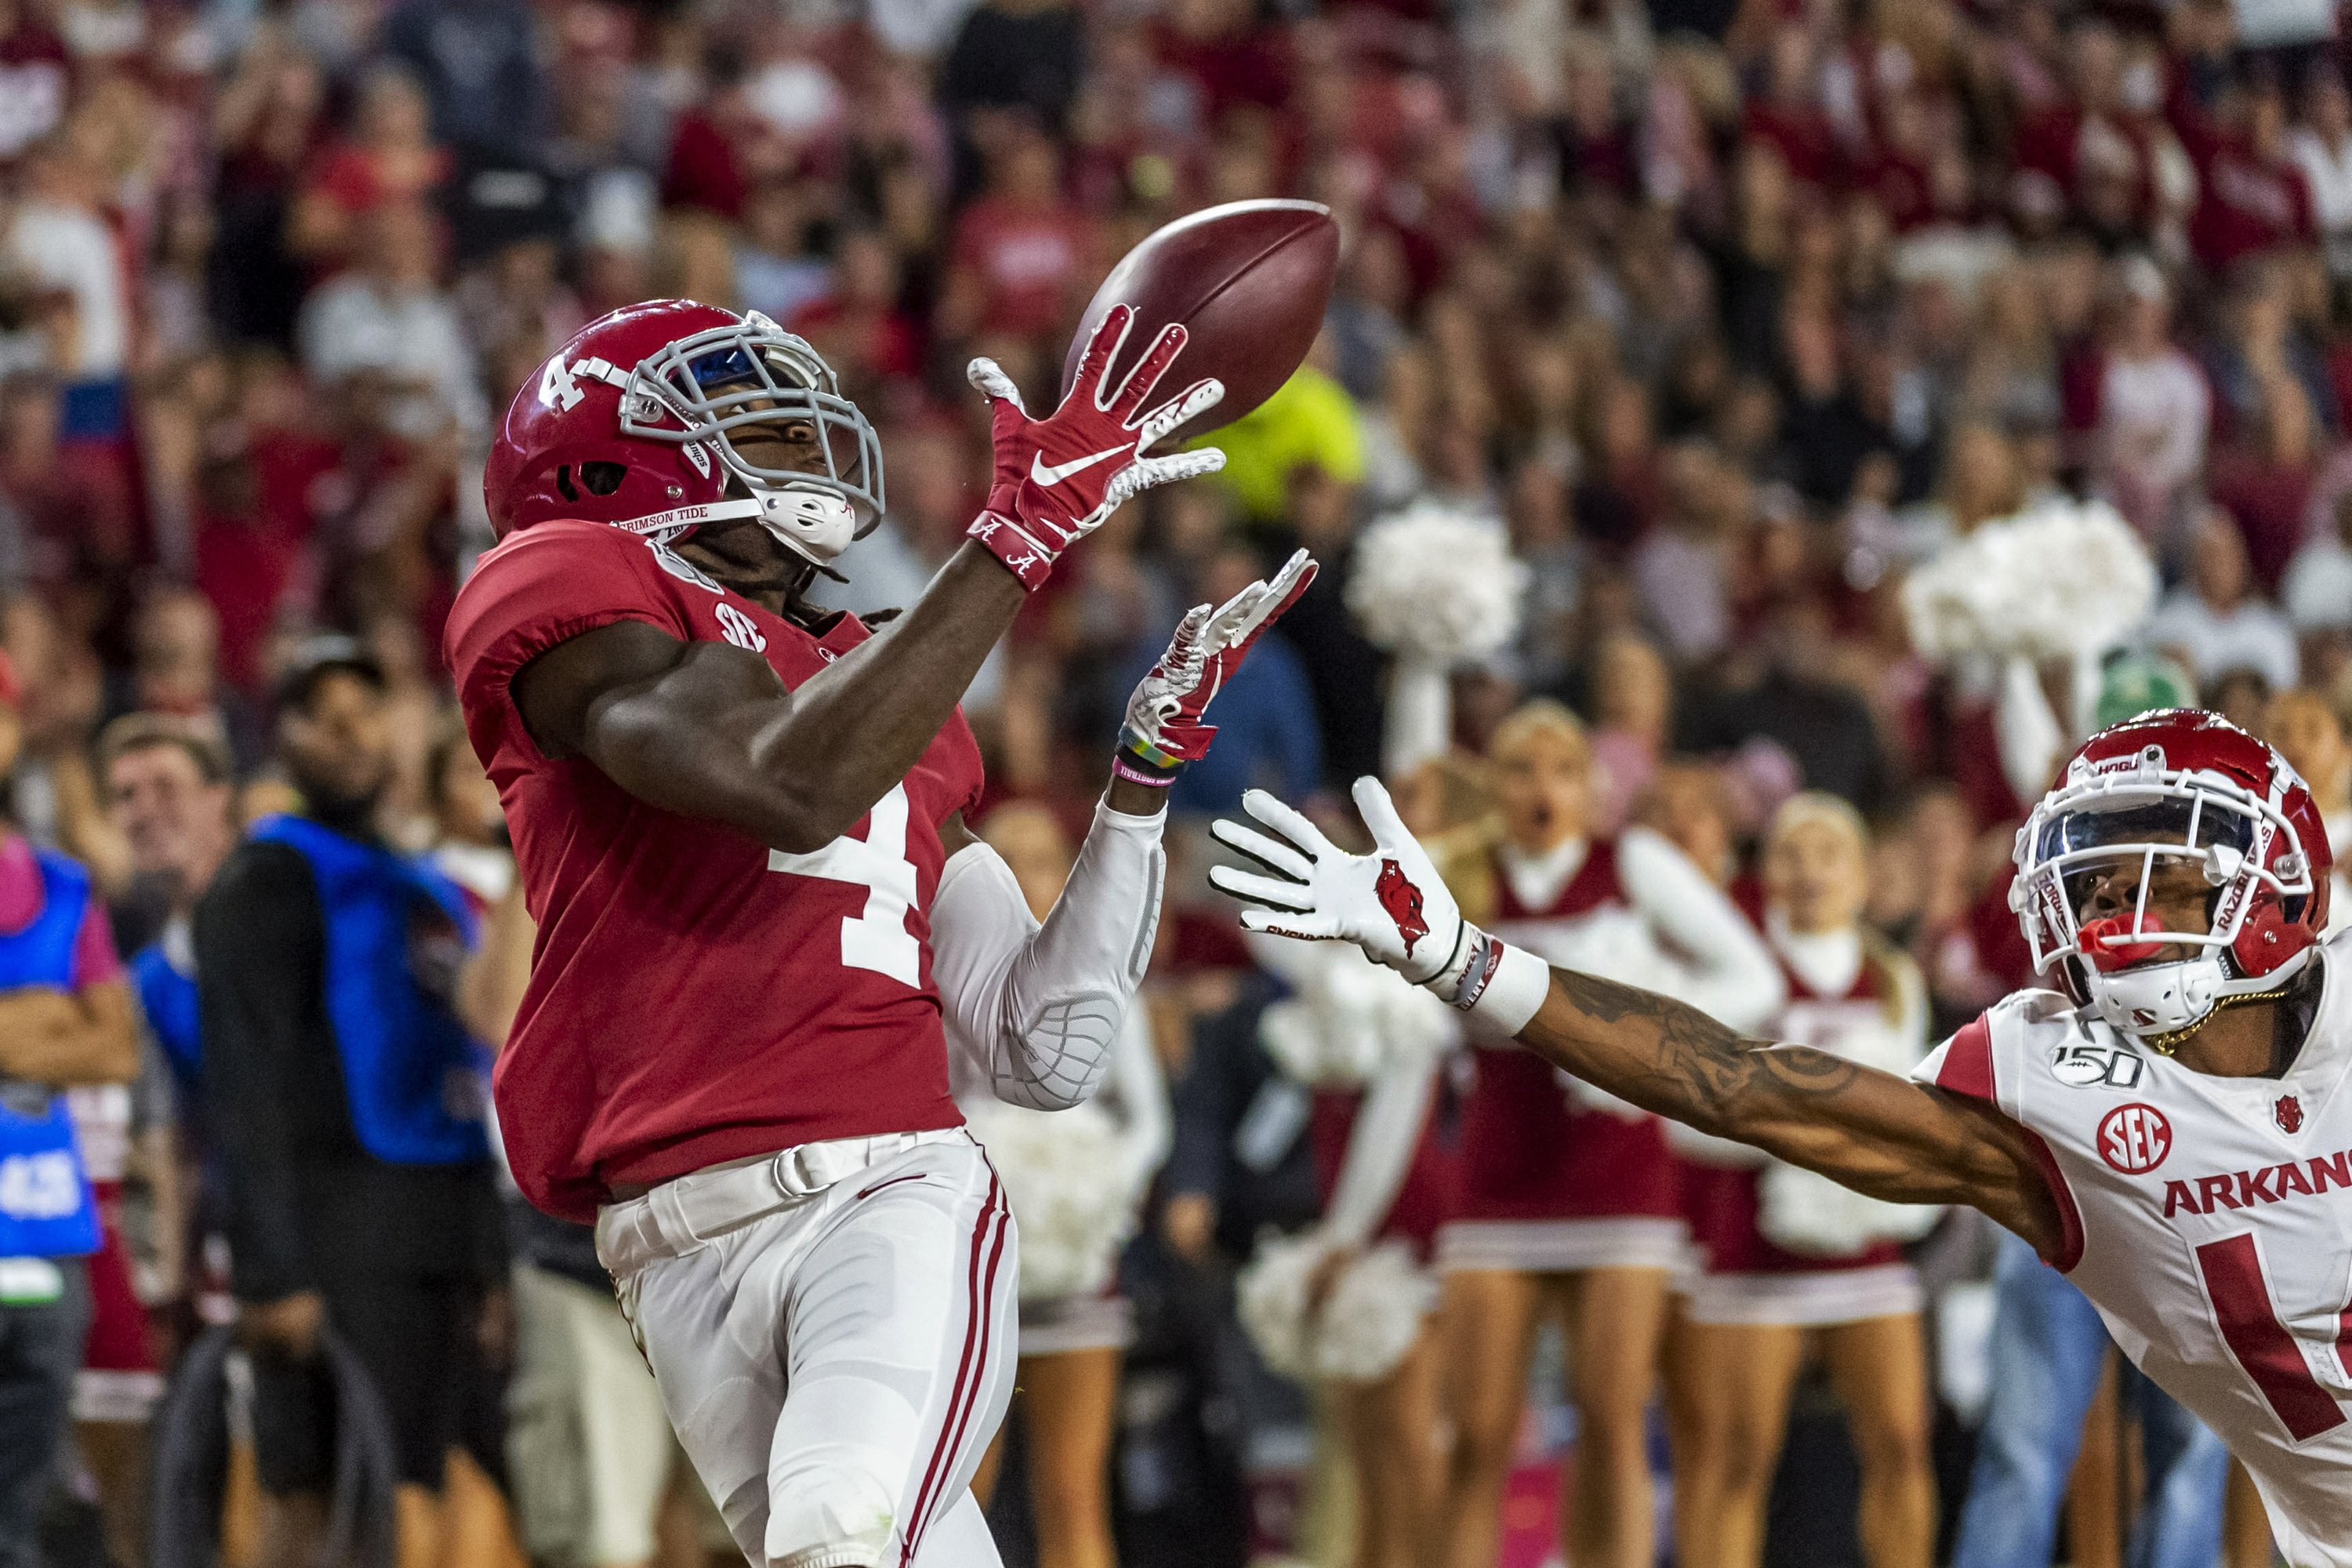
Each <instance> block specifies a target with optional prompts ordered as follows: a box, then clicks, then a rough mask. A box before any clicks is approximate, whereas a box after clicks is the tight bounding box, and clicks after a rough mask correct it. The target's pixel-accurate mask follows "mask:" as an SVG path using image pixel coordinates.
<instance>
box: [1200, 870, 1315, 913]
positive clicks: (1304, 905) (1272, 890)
mask: <svg viewBox="0 0 2352 1568" xmlns="http://www.w3.org/2000/svg"><path fill="white" fill-rule="evenodd" d="M1209 885H1210V886H1211V887H1213V888H1214V889H1217V890H1218V891H1219V892H1221V893H1231V894H1232V895H1233V896H1234V898H1237V899H1244V900H1248V901H1249V902H1251V903H1255V904H1270V905H1272V906H1273V907H1274V908H1276V909H1277V910H1311V909H1313V908H1314V907H1315V899H1314V895H1312V894H1311V893H1309V892H1308V891H1307V889H1305V888H1304V887H1302V886H1301V885H1299V884H1298V883H1297V882H1293V881H1290V880H1288V879H1286V878H1282V877H1261V876H1259V875H1258V874H1257V873H1256V872H1255V871H1244V870H1243V869H1241V868H1239V867H1237V866H1212V867H1210V868H1209Z"/></svg>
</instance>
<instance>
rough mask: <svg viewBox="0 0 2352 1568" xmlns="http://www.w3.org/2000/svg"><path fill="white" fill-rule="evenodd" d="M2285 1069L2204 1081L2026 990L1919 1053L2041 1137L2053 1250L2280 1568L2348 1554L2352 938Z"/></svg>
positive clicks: (2348, 1561)
mask: <svg viewBox="0 0 2352 1568" xmlns="http://www.w3.org/2000/svg"><path fill="white" fill-rule="evenodd" d="M2317 962H2319V963H2322V964H2323V965H2324V967H2323V970H2322V984H2323V990H2322V993H2321V998H2320V1004H2319V1008H2318V1011H2317V1014H2316V1015H2315V1019H2314V1021H2313V1024H2312V1027H2311V1032H2310V1035H2309V1037H2307V1038H2306V1039H2305V1042H2304V1047H2303V1050H2302V1053H2301V1055H2299V1056H2298V1057H2297V1058H2296V1059H2295V1064H2294V1069H2293V1070H2292V1071H2290V1072H2288V1073H2287V1074H2286V1076H2285V1077H2284V1078H2282V1079H2263V1078H2240V1079H2231V1078H2216V1077H2213V1076H2211V1075H2210V1074H2206V1073H2200V1072H2193V1071H2191V1070H2190V1069H2189V1068H2185V1067H2182V1066H2181V1065H2180V1064H2179V1062H2177V1061H2175V1060H2173V1059H2172V1058H2169V1057H2166V1056H2161V1055H2158V1054H2157V1053H2156V1052H2153V1051H2148V1050H2143V1049H2141V1048H2139V1047H2136V1046H2135V1045H2134V1044H2133V1043H2132V1042H2131V1041H2130V1040H2128V1039H2127V1038H2126V1037H2123V1036H2120V1035H2118V1034H2116V1032H2115V1031H2114V1030H2113V1029H2111V1028H2109V1027H2108V1026H2107V1025H2106V1024H2105V1023H2104V1022H2103V1021H2101V1020H2100V1019H2099V1018H2098V1017H2097V1016H2096V1015H2095V1014H2092V1013H2088V1012H2084V1011H2077V1010H2076V1009H2075V1008H2074V1006H2073V1005H2071V1004H2070V1003H2068V1002H2067V1001H2066V1000H2065V998H2063V997H2062V996H2059V995H2056V994H2053V993H2050V992H2047V991H2021V992H2019V993H2018V994H2015V995H2013V996H2011V997H2009V998H2007V999H2006V1000H2004V1001H2002V1002H2001V1003H2000V1004H1999V1005H1996V1006H1994V1007H1993V1008H1992V1009H1991V1010H1990V1011H1989V1012H1987V1013H1986V1014H1985V1015H1984V1016H1982V1017H1980V1018H1979V1019H1977V1020H1976V1021H1975V1022H1974V1023H1972V1024H1970V1025H1969V1026H1967V1027H1966V1028H1964V1029H1962V1030H1961V1031H1960V1032H1959V1033H1958V1034H1957V1035H1955V1036H1953V1037H1951V1038H1950V1039H1949V1040H1948V1041H1946V1042H1945V1043H1944V1044H1943V1045H1942V1046H1940V1047H1937V1049H1936V1051H1935V1053H1934V1054H1933V1055H1931V1056H1930V1057H1928V1058H1927V1060H1926V1061H1924V1062H1922V1063H1921V1064H1920V1065H1919V1068H1918V1070H1917V1072H1916V1074H1915V1075H1914V1076H1915V1077H1916V1078H1917V1079H1921V1080H1922V1081H1925V1082H1931V1083H1934V1084H1936V1085H1937V1086H1938V1087H1939V1088H1942V1089H1948V1090H1950V1091H1953V1092H1955V1093H1958V1094H1963V1095H1967V1096H1969V1097H1971V1098H1973V1099H1979V1100H1990V1101H1992V1102H1993V1103H1994V1104H1996V1105H1998V1106H1999V1107H2000V1109H2001V1110H2003V1111H2005V1112H2006V1113H2007V1114H2008V1115H2009V1116H2010V1117H2011V1118H2012V1119H2014V1120H2015V1121H2018V1122H2020V1123H2021V1124H2022V1125H2023V1126H2024V1127H2025V1128H2027V1129H2028V1130H2029V1131H2031V1132H2032V1133H2033V1134H2034V1135H2035V1136H2036V1137H2037V1138H2038V1139H2039V1140H2040V1142H2041V1143H2042V1149H2041V1150H2040V1151H2039V1152H2041V1153H2042V1156H2043V1159H2042V1165H2043V1172H2044V1174H2045V1175H2046V1176H2048V1177H2049V1179H2050V1183H2051V1188H2052V1192H2053V1195H2054V1196H2055V1197H2056V1199H2057V1202H2058V1207H2059V1210H2060V1214H2061V1216H2062V1218H2063V1222H2064V1239H2063V1245H2062V1247H2061V1254H2062V1255H2061V1256H2058V1257H2055V1258H2051V1259H2050V1260H2049V1261H2050V1262H2052V1263H2053V1264H2054V1265H2055V1266H2056V1267H2058V1268H2061V1269H2063V1270H2065V1271H2066V1273H2067V1277H2068V1278H2069V1279H2072V1280H2073V1281H2074V1283H2075V1284H2076V1285H2078V1286H2080V1287H2081V1288H2082V1290H2083V1293H2084V1295H2085V1296H2087V1297H2089V1298H2090V1300H2091V1301H2092V1303H2093V1304H2094V1305H2095V1306H2096V1307H2097V1308H2098V1310H2099V1315H2100V1316H2101V1317H2102V1318H2104V1319H2105V1320H2106V1324H2107V1330H2108V1331H2109V1332H2110V1333H2112V1334H2113V1335H2114V1336H2115V1339H2116V1343H2117V1344H2118V1345H2120V1346H2122V1347H2123V1351H2124V1353H2125V1354H2126V1355H2128V1356H2129V1357H2131V1359H2132V1361H2133V1363H2135V1364H2136V1365H2137V1366H2138V1367H2139V1368H2140V1370H2141V1371H2143V1372H2145V1373H2147V1374H2148V1376H2150V1377H2152V1378H2154V1379H2155V1380H2156V1382H2157V1383H2158V1385H2160V1386H2161V1387H2162V1388H2163V1389H2164V1390H2165V1391H2166V1392H2167V1393H2168V1394H2171V1395H2172V1396H2173V1397H2174V1398H2175V1399H2178V1400H2179V1401H2180V1403H2181V1404H2182V1405H2186V1406H2188V1407H2189V1409H2190V1410H2192V1411H2194V1412H2195V1413H2196V1414H2197V1415H2199V1416H2200V1417H2202V1418H2203V1420H2204V1421H2205V1423H2206V1425H2208V1426H2210V1427H2212V1428H2213V1430H2214V1431H2215V1432H2217V1433H2219V1434H2220V1435H2221V1439H2222V1441H2223V1442H2224V1443H2226V1444H2228V1446H2229V1447H2230V1451H2231V1453H2233V1454H2235V1455H2236V1456H2237V1457H2238V1458H2240V1459H2241V1460H2242V1461H2243V1462H2244V1464H2245V1467H2246V1468H2247V1470H2248V1471H2249V1472H2250V1473H2251V1474H2252V1477H2253V1479H2254V1484H2255V1486H2256V1487H2257V1488H2258V1489H2260V1490H2261V1492H2262V1495H2263V1501H2264V1503H2265V1504H2267V1505H2268V1507H2269V1510H2270V1517H2271V1528H2272V1531H2273V1533H2274V1534H2275V1535H2276V1537H2277V1539H2278V1543H2279V1547H2280V1549H2281V1550H2282V1551H2283V1552H2284V1553H2285V1555H2286V1560H2287V1562H2288V1563H2290V1564H2292V1565H2293V1568H2352V936H2338V937H2336V939H2334V940H2333V941H2331V942H2329V943H2328V944H2327V946H2326V949H2325V950H2324V952H2323V954H2322V956H2321V957H2320V959H2319V960H2318V961H2317Z"/></svg>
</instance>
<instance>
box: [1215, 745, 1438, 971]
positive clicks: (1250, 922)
mask: <svg viewBox="0 0 2352 1568" xmlns="http://www.w3.org/2000/svg"><path fill="white" fill-rule="evenodd" d="M1354 794H1355V797H1356V810H1357V811H1358V812H1360V814H1362V816H1363V819H1364V826H1367V827H1369V828H1370V829H1371V831H1372V842H1373V845H1374V848H1373V850H1372V853H1370V855H1350V854H1349V853H1348V852H1347V851H1346V850H1344V849H1342V848H1340V847H1339V846H1338V845H1336V844H1333V843H1332V842H1331V841H1330V840H1329V839H1328V838H1326V837H1323V831H1322V829H1320V828H1318V827H1317V826H1315V825H1314V824H1313V823H1311V822H1309V821H1307V818H1306V817H1304V816H1300V815H1299V814H1298V813H1297V812H1296V811H1293V810H1292V809H1291V808H1290V807H1288V806H1286V805H1283V804H1282V802H1280V801H1278V800H1276V798H1275V797H1274V796H1272V795H1268V794H1266V792H1265V791H1264V790H1262V789H1254V790H1251V791H1249V792H1248V793H1247V794H1246V795H1243V796H1242V807H1243V809H1244V810H1245V811H1247V812H1248V813H1249V814H1250V815H1251V816H1254V817H1255V818H1257V820H1258V821H1259V822H1261V823H1263V824H1264V825H1265V826H1267V827H1269V828H1272V829H1273V830H1274V832H1275V833H1276V834H1277V835H1279V836H1280V837H1268V836H1267V835H1266V834H1264V833H1260V832H1258V831H1257V830H1256V829H1255V828H1254V827H1250V826H1246V825H1244V824H1242V823H1239V822H1234V821H1232V820H1230V819H1228V818H1220V819H1219V820H1218V821H1217V823H1216V824H1215V825H1214V826H1213V827H1211V829H1210V831H1211V832H1212V833H1213V834H1214V835H1215V836H1216V837H1217V841H1218V842H1219V843H1221V844H1223V845H1226V846H1227V847H1231V848H1234V849H1238V850H1239V851H1241V852H1242V853H1243V854H1244V855H1246V856H1248V857H1249V858H1251V859H1253V860H1255V861H1256V862H1257V863H1258V864H1259V865H1261V866H1263V867H1265V868H1266V870H1267V871H1270V872H1272V873H1273V875H1271V876H1261V875H1258V874H1257V873H1255V872H1252V871H1244V870H1240V869H1238V868H1234V867H1231V866H1217V867H1213V868H1211V869H1210V871H1209V881H1210V884H1211V885H1212V886H1213V887H1215V888H1216V889H1219V890H1220V891H1223V892H1227V893H1231V894H1232V895H1233V896H1234V898H1237V899H1240V900H1243V901H1244V902H1245V903H1248V904H1250V905H1252V906H1253V907H1252V908H1249V909H1245V910H1243V911H1242V925H1243V927H1244V929H1246V930H1249V931H1269V932H1272V933H1273V934H1274V935H1276V936H1295V937H1305V938H1307V939H1308V940H1310V941H1327V942H1328V941H1339V942H1354V943H1355V944H1356V945H1357V946H1359V947H1360V948H1362V949H1363V950H1364V952H1366V953H1368V954H1370V956H1371V957H1372V958H1373V959H1374V960H1376V961H1378V962H1379V963H1385V964H1387V965H1388V966H1389V967H1390V968H1391V969H1393V970H1395V971H1397V972H1398V973H1401V974H1402V975H1403V976H1404V977H1405V978H1406V979H1408V980H1411V981H1412V982H1414V983H1415V984H1422V985H1427V986H1429V987H1430V988H1431V989H1432V990H1434V991H1435V992H1437V994H1439V995H1441V996H1444V997H1445V998H1446V999H1447V1000H1448V1001H1452V1000H1454V990H1455V989H1456V988H1457V987H1458V985H1459V984H1460V981H1461V978H1462V973H1463V971H1464V970H1465V969H1466V968H1467V967H1468V960H1469V952H1468V949H1469V947H1470V945H1471V944H1470V942H1468V941H1467V940H1466V939H1467V938H1468V936H1469V934H1470V931H1471V929H1472V928H1471V926H1470V924H1469V922H1468V921H1465V920H1464V919H1463V918H1462V910H1461V909H1460V907H1459V906H1457V905H1456V904H1455V903H1454V895H1453V894H1452V893H1450V892H1448V891H1446V889H1445V883H1444V879H1441V878H1440V877H1439V876H1438V874H1437V868H1436V867H1435V866H1434V865H1433V864H1432V863H1431V861H1430V858H1429V853H1428V851H1426V850H1424V849H1423V848H1422V847H1421V843H1420V841H1419V840H1418V839H1416V838H1414V837H1413V836H1412V834H1411V833H1409V832H1407V831H1406V830H1405V826H1404V823H1403V821H1402V819H1401V818H1399V817H1398V816H1397V813H1396V806H1395V805H1393V804H1392V803H1391V801H1390V799H1389V792H1388V791H1387V790H1385V789H1383V788H1381V781H1380V780H1378V779H1376V778H1360V779H1358V780H1357V781H1356V787H1355V791H1354Z"/></svg>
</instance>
